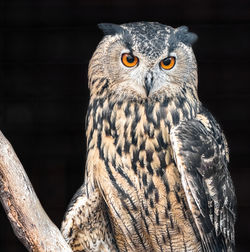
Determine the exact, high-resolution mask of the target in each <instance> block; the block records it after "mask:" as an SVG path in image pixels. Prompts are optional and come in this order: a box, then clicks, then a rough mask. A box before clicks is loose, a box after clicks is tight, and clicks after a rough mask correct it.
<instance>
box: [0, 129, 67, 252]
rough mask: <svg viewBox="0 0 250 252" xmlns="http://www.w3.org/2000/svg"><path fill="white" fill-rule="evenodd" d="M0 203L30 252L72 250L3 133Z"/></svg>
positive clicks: (0, 144) (1, 143) (0, 139)
mask: <svg viewBox="0 0 250 252" xmlns="http://www.w3.org/2000/svg"><path fill="white" fill-rule="evenodd" d="M0 200H1V202H2V205H3V207H4V209H5V212H6V214H7V216H8V218H9V221H10V223H11V225H12V228H13V230H14V232H15V234H16V236H17V237H18V238H19V239H20V240H21V241H22V243H23V244H24V245H25V246H26V248H27V249H28V250H29V251H63V252H64V251H65V252H69V251H71V252H72V250H71V249H70V247H69V246H68V244H67V243H66V241H65V240H64V239H63V237H62V235H61V232H60V231H59V229H58V228H57V227H56V226H55V225H54V223H53V222H52V221H51V220H50V219H49V217H48V216H47V214H46V213H45V211H44V209H43V208H42V206H41V204H40V202H39V200H38V198H37V196H36V194H35V191H34V189H33V187H32V185H31V183H30V181H29V178H28V176H27V174H26V172H25V171H24V169H23V166H22V164H21V162H20V161H19V159H18V157H17V156H16V154H15V152H14V150H13V148H12V146H11V144H10V143H9V142H8V140H7V139H6V138H5V137H4V135H3V134H2V132H1V131H0Z"/></svg>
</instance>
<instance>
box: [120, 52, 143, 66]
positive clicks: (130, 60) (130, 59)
mask: <svg viewBox="0 0 250 252" xmlns="http://www.w3.org/2000/svg"><path fill="white" fill-rule="evenodd" d="M138 61H139V59H138V58H137V57H136V56H134V55H132V54H130V53H124V54H123V55H122V63H123V65H124V66H126V67H134V66H136V65H137V64H138Z"/></svg>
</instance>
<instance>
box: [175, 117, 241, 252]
mask: <svg viewBox="0 0 250 252" xmlns="http://www.w3.org/2000/svg"><path fill="white" fill-rule="evenodd" d="M202 117H203V119H205V120H201V118H202ZM204 122H206V123H204ZM170 139H171V143H172V146H173V152H174V156H175V161H176V164H177V167H178V170H179V172H180V174H181V179H182V184H183V187H184V191H185V194H186V197H187V201H188V205H189V208H190V210H191V212H192V215H193V217H194V220H195V223H196V225H197V228H198V230H199V233H200V236H201V239H202V241H203V247H204V250H205V251H234V243H235V241H234V223H235V215H236V214H235V212H236V210H235V209H236V197H235V192H234V187H233V183H232V180H231V177H230V174H229V171H228V169H227V165H228V155H227V153H228V151H227V144H226V142H225V137H224V135H223V133H222V131H221V129H220V128H219V125H218V124H217V123H216V121H215V120H214V118H213V117H212V116H211V114H209V112H206V113H205V114H203V115H201V116H200V117H197V118H196V119H193V120H189V121H184V122H181V123H180V124H179V125H178V126H176V127H174V128H173V129H172V130H171V132H170Z"/></svg>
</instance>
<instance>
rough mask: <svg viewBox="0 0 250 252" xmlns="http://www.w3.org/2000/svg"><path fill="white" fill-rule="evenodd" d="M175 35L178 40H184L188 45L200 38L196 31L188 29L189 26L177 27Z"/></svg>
mask: <svg viewBox="0 0 250 252" xmlns="http://www.w3.org/2000/svg"><path fill="white" fill-rule="evenodd" d="M175 36H176V38H177V40H179V41H181V42H183V43H184V44H186V45H192V44H194V43H195V42H196V41H197V39H198V36H197V35H196V34H195V33H193V32H189V31H188V27H187V26H180V27H178V28H176V32H175Z"/></svg>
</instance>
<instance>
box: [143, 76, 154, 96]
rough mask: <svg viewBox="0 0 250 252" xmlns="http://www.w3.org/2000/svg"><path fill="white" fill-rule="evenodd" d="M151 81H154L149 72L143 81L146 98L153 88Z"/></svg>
mask: <svg viewBox="0 0 250 252" xmlns="http://www.w3.org/2000/svg"><path fill="white" fill-rule="evenodd" d="M153 81H154V77H153V74H152V73H151V72H149V73H147V75H146V76H145V80H144V88H145V91H146V95H147V96H149V94H150V91H151V89H152V87H153Z"/></svg>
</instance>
